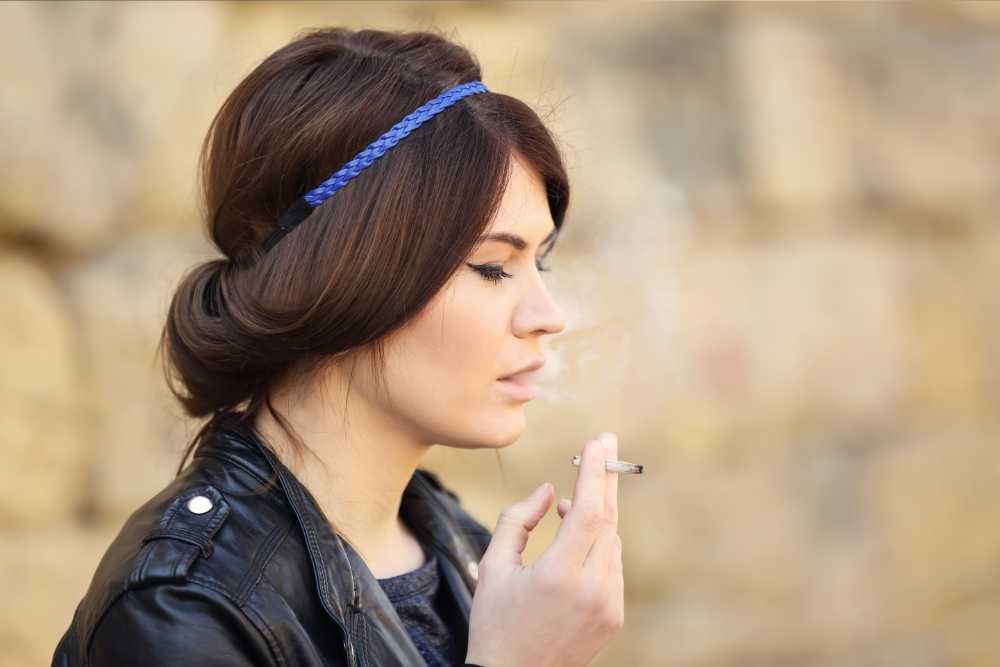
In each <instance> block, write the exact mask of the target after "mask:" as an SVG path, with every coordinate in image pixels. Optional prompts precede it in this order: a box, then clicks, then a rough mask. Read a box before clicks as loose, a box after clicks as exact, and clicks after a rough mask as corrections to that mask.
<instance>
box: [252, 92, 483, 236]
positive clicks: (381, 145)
mask: <svg viewBox="0 0 1000 667" xmlns="http://www.w3.org/2000/svg"><path fill="white" fill-rule="evenodd" d="M488 92H490V91H489V89H488V88H487V87H486V84H484V83H483V82H482V81H469V82H468V83H462V84H459V85H457V86H454V87H452V88H449V89H448V90H446V91H444V92H443V93H441V94H440V95H438V96H437V97H435V98H434V99H432V100H430V101H429V102H425V103H424V104H422V105H421V106H420V107H418V108H417V109H416V110H415V111H413V112H411V113H410V114H408V115H407V116H406V117H405V118H403V120H401V121H399V122H398V123H396V124H395V125H393V126H392V128H390V129H389V130H388V131H387V132H386V133H385V134H383V135H382V136H380V137H379V138H378V139H376V140H375V141H373V142H372V143H370V144H368V146H367V147H365V149H364V150H362V151H361V152H360V153H358V154H357V155H355V156H354V158H353V159H352V160H351V161H350V162H348V163H347V164H345V165H344V166H343V167H341V168H340V169H339V170H338V171H337V172H335V173H334V174H333V175H332V176H330V177H329V178H328V179H326V180H325V181H323V182H322V183H320V184H319V186H317V187H316V188H315V189H313V190H310V191H309V192H307V193H306V194H304V195H303V196H302V197H300V198H298V199H297V200H295V202H294V203H293V204H292V205H291V206H289V207H288V210H287V211H285V212H284V214H282V216H281V217H280V218H278V223H277V229H275V230H274V231H273V232H271V235H270V236H268V237H267V238H266V239H265V240H264V243H263V245H262V247H263V249H264V252H267V251H268V250H270V249H271V248H273V247H274V245H275V244H276V243H277V242H278V241H280V240H281V239H282V237H284V236H285V234H287V233H288V232H290V231H292V230H293V229H294V228H295V227H296V225H298V224H299V223H300V222H302V221H303V220H305V219H306V218H307V217H309V214H310V213H312V212H313V209H315V208H316V207H317V206H319V205H320V204H322V203H323V202H324V201H326V200H327V199H329V198H330V197H331V196H333V193H335V192H336V191H337V190H339V189H340V188H342V187H343V186H344V185H345V184H346V183H347V182H348V181H350V180H351V179H352V178H354V177H355V176H357V175H358V174H360V173H361V172H362V171H364V169H365V168H366V167H368V165H370V164H371V163H372V162H374V161H375V160H377V159H378V158H380V157H382V155H383V154H384V153H385V152H386V151H388V150H389V149H390V148H392V147H393V146H395V145H396V144H398V143H399V142H400V140H402V139H403V138H405V137H406V136H407V135H408V134H410V132H413V131H414V130H415V129H417V128H418V127H420V126H421V125H423V123H424V121H425V120H427V119H428V118H431V117H433V116H435V115H437V114H439V113H441V112H442V111H444V110H445V109H447V108H448V107H450V106H451V105H452V104H454V103H455V102H457V101H459V100H460V99H462V98H463V97H467V96H469V95H476V94H478V93H488Z"/></svg>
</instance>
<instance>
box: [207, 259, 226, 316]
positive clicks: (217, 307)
mask: <svg viewBox="0 0 1000 667" xmlns="http://www.w3.org/2000/svg"><path fill="white" fill-rule="evenodd" d="M225 263H226V262H225V260H218V261H216V262H215V263H213V265H212V266H211V268H209V270H208V278H207V279H206V281H205V290H204V292H203V293H202V304H203V306H204V308H205V313H206V314H207V315H208V316H209V317H221V316H222V310H223V309H224V308H225V302H224V301H223V299H222V271H223V266H224V265H225Z"/></svg>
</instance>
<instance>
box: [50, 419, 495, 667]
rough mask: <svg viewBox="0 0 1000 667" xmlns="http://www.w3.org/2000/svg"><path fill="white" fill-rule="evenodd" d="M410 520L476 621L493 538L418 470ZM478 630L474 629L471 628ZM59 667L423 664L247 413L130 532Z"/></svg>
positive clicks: (109, 559) (116, 547) (88, 601)
mask: <svg viewBox="0 0 1000 667" xmlns="http://www.w3.org/2000/svg"><path fill="white" fill-rule="evenodd" d="M400 512H401V513H402V514H403V517H404V519H406V520H407V524H408V525H409V526H411V527H412V529H413V530H414V532H415V533H416V535H417V537H418V539H419V540H420V541H421V542H422V543H424V544H426V545H428V546H430V548H431V549H432V550H433V551H434V552H435V553H436V554H437V555H438V558H439V560H440V561H441V564H442V566H443V569H444V573H445V577H444V581H446V582H447V586H448V588H449V589H450V592H451V593H452V594H453V595H454V597H455V599H456V600H457V601H458V606H459V608H460V609H461V610H462V612H463V614H464V615H465V618H466V622H468V617H469V609H470V605H471V601H472V593H473V591H474V590H475V586H476V577H477V570H478V563H479V559H480V558H481V557H482V555H483V552H484V551H485V550H486V546H487V545H488V544H489V540H490V537H491V533H490V531H489V530H488V529H487V528H486V527H485V526H483V525H482V524H481V523H479V522H478V521H476V520H475V519H474V518H472V516H471V515H469V514H468V513H467V512H466V511H465V510H463V509H462V507H461V505H460V503H459V498H458V496H457V495H455V493H453V492H452V491H450V490H449V489H447V488H445V487H443V486H442V485H441V483H440V481H439V480H438V478H437V477H436V476H435V475H433V474H432V473H430V472H429V471H426V470H423V469H417V471H416V473H414V475H413V477H412V478H411V479H410V482H409V483H408V485H407V487H406V490H405V492H404V494H403V499H402V505H401V509H400ZM467 628H468V625H466V630H467ZM52 664H53V665H54V666H57V667H68V666H69V665H80V666H84V665H93V666H95V667H98V666H99V667H104V666H106V665H115V666H118V665H143V666H144V667H157V666H160V665H172V666H175V665H184V666H185V667H198V666H207V665H212V666H213V667H223V666H235V665H239V666H241V667H243V666H246V665H282V666H292V665H294V666H302V667H312V666H316V667H319V666H320V665H323V666H324V667H331V666H335V665H336V666H340V665H344V666H346V665H350V666H351V667H368V666H376V665H377V666H378V667H391V666H395V665H406V666H407V667H412V666H414V665H423V664H424V662H423V659H422V657H421V655H420V653H419V651H418V650H417V648H416V646H414V644H413V642H412V641H411V640H410V638H409V635H408V634H407V632H406V629H405V627H404V626H403V625H402V623H401V621H400V618H399V616H398V615H397V614H396V612H395V609H394V608H393V606H392V603H391V602H389V600H388V598H387V597H386V596H385V594H384V593H383V592H382V589H381V587H380V585H379V583H378V581H377V580H376V579H375V578H374V575H373V574H372V573H371V571H370V570H369V569H368V567H367V566H366V565H365V563H364V561H363V560H362V559H361V557H360V556H359V555H358V553H357V552H356V551H355V550H354V549H352V548H351V546H350V545H349V544H348V543H347V542H346V541H344V540H342V539H341V538H340V537H339V536H338V535H337V534H336V533H335V532H334V531H333V530H332V529H331V527H330V524H329V523H328V521H327V520H326V519H325V518H324V516H323V514H322V512H321V511H320V510H319V507H318V505H317V504H316V502H315V500H314V499H313V497H312V496H311V495H310V493H309V492H308V491H307V490H306V488H305V487H304V486H303V485H302V484H301V483H299V482H298V480H296V478H295V477H294V476H293V475H292V474H291V472H290V471H289V470H288V468H286V467H285V466H284V465H282V464H281V462H280V461H279V460H278V459H277V458H276V457H275V456H274V455H273V453H272V452H271V451H270V450H268V449H266V448H265V447H264V446H263V445H262V444H261V442H260V441H259V440H258V439H257V438H256V437H255V435H254V434H253V432H252V431H250V430H249V429H248V428H247V427H246V426H245V425H243V424H241V423H239V421H238V420H237V419H236V417H235V414H234V413H229V414H228V415H226V416H225V417H224V418H223V419H222V420H220V422H219V424H218V426H216V427H215V428H214V429H213V430H212V431H211V432H210V433H209V434H208V435H207V437H206V438H205V439H204V440H203V441H202V442H201V444H200V445H199V446H198V448H197V450H196V451H195V453H194V455H193V458H192V462H191V464H190V465H189V466H188V467H187V468H185V469H184V471H183V472H182V473H181V474H180V475H179V476H178V477H177V478H176V479H174V480H173V481H172V482H171V483H170V484H169V485H168V486H167V487H166V488H164V489H163V490H162V491H161V492H160V493H158V494H157V495H156V496H154V497H153V498H152V499H150V500H149V501H148V502H147V503H146V504H145V505H143V506H142V507H140V508H139V509H138V510H137V511H136V512H135V513H134V514H133V515H132V516H131V517H130V518H129V519H128V520H127V521H126V523H125V525H124V526H123V527H122V529H121V532H120V533H119V534H118V536H117V537H116V538H115V540H114V541H113V542H112V544H111V546H110V547H109V548H108V550H107V552H106V553H105V554H104V557H103V558H102V560H101V562H100V564H99V565H98V567H97V571H96V573H95V574H94V578H93V581H92V582H91V584H90V588H89V590H88V591H87V593H86V595H85V596H84V598H83V600H82V601H81V602H80V604H79V605H78V607H77V609H76V612H75V613H74V615H73V620H72V623H71V625H70V627H69V629H68V630H67V631H66V634H65V635H64V636H63V638H62V640H61V641H60V642H59V645H58V647H57V648H56V651H55V656H54V658H53V662H52Z"/></svg>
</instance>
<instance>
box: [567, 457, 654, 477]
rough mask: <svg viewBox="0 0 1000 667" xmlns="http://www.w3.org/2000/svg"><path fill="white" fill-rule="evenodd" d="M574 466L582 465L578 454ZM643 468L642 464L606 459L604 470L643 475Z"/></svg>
mask: <svg viewBox="0 0 1000 667" xmlns="http://www.w3.org/2000/svg"><path fill="white" fill-rule="evenodd" d="M573 465H575V466H578V465H580V455H579V454H577V455H576V456H574V457H573ZM643 467H645V466H643V465H642V464H641V463H629V462H628V461H616V460H614V459H604V469H605V470H607V471H608V472H630V473H633V474H636V475H641V474H642V469H643Z"/></svg>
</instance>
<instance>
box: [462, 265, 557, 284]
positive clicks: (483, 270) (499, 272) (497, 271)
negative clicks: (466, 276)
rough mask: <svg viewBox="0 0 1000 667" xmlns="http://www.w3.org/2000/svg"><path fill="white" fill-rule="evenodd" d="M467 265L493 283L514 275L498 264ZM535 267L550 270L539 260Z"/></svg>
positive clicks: (542, 270)
mask: <svg viewBox="0 0 1000 667" xmlns="http://www.w3.org/2000/svg"><path fill="white" fill-rule="evenodd" d="M468 266H469V268H471V269H473V270H474V271H475V272H476V273H478V274H479V275H481V276H482V277H483V278H484V279H486V280H488V281H490V282H491V283H493V284H494V285H495V284H497V283H499V282H501V281H502V280H503V279H504V278H513V277H514V276H513V274H510V273H507V272H505V271H504V270H503V266H501V265H499V264H469V265H468ZM535 268H536V269H538V270H539V271H541V272H545V271H551V270H552V269H551V268H550V267H548V266H545V265H543V264H541V263H540V262H535Z"/></svg>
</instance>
